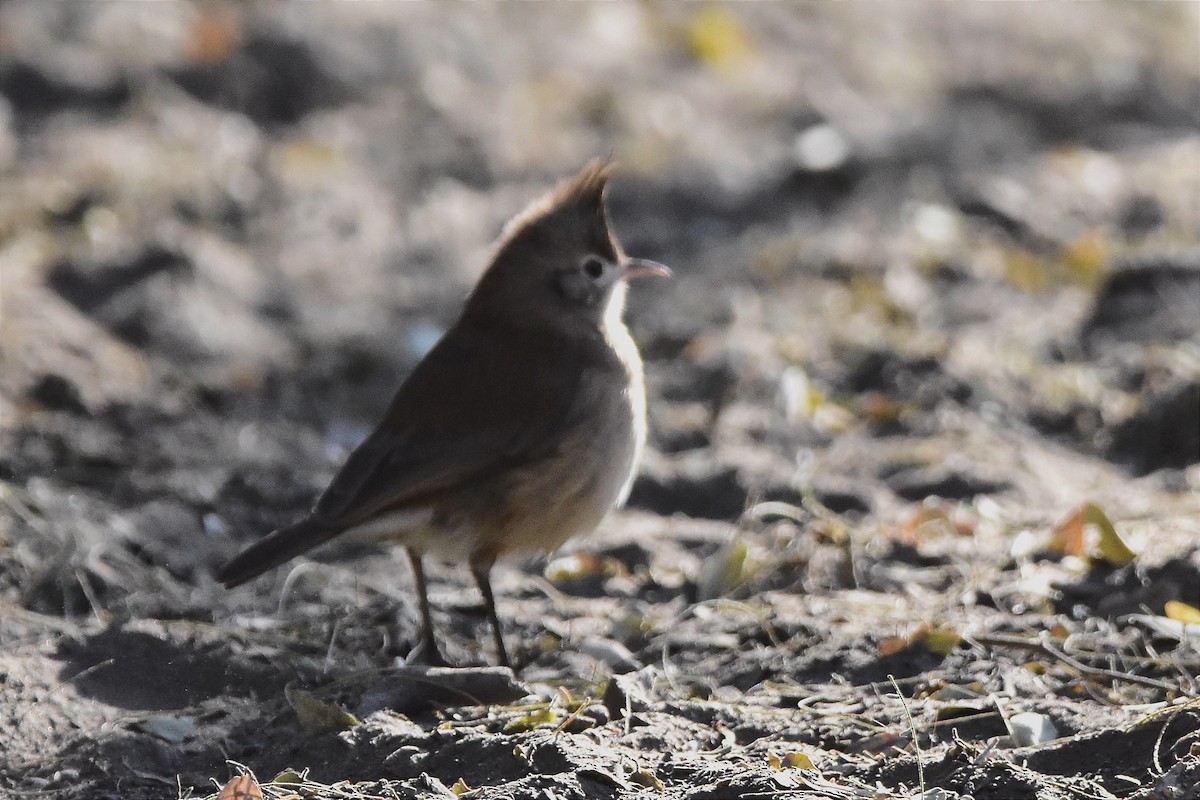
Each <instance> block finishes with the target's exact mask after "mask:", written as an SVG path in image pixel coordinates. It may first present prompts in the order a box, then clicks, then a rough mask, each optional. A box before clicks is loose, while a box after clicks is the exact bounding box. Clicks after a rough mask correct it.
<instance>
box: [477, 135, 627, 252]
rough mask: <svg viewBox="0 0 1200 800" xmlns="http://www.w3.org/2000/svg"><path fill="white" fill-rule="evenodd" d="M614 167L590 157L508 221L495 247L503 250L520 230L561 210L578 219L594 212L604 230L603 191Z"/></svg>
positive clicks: (612, 163) (609, 163) (604, 160)
mask: <svg viewBox="0 0 1200 800" xmlns="http://www.w3.org/2000/svg"><path fill="white" fill-rule="evenodd" d="M616 169H617V165H616V163H615V162H612V161H608V160H606V159H602V158H593V159H592V160H591V161H589V162H588V163H587V164H585V165H584V167H583V169H581V170H580V171H579V173H578V174H576V175H573V176H572V177H570V178H567V179H565V180H563V181H561V182H560V183H559V184H558V185H557V186H555V187H554V188H553V189H551V190H550V191H548V192H546V193H545V194H544V195H542V196H541V197H539V198H538V199H537V200H534V201H533V202H532V203H530V204H529V205H528V206H526V207H525V209H524V210H523V211H521V212H520V213H519V214H517V215H516V216H515V217H513V218H512V219H511V220H509V221H508V223H507V224H506V225H505V226H504V229H503V230H502V231H501V233H500V239H499V241H498V242H497V250H500V249H503V248H504V246H505V245H506V244H507V243H509V242H510V241H512V240H513V238H515V237H516V235H517V234H518V233H520V232H521V231H522V230H524V229H526V228H528V227H531V226H532V225H535V224H536V223H538V222H539V221H541V220H543V219H545V218H547V217H550V216H552V215H554V214H558V213H561V212H568V213H569V212H570V211H572V210H573V211H574V212H575V213H576V214H578V215H579V217H581V218H587V217H589V216H593V215H595V217H596V221H597V222H598V223H600V224H601V226H602V228H605V229H606V228H607V218H606V217H605V211H604V191H605V189H606V187H607V186H608V180H609V178H611V177H612V174H613V173H614V172H615V171H616Z"/></svg>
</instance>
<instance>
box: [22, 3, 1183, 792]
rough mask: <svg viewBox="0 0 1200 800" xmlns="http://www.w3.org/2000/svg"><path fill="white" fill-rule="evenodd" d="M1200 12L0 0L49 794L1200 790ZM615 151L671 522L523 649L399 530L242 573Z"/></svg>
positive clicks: (570, 584) (33, 629) (570, 567)
mask: <svg viewBox="0 0 1200 800" xmlns="http://www.w3.org/2000/svg"><path fill="white" fill-rule="evenodd" d="M1197 33H1200V14H1198V13H1197V6H1195V5H1192V4H1180V3H1160V4H1154V5H1123V4H1089V5H1086V6H1074V5H1071V6H1068V5H1053V6H1051V5H1036V6H1034V5H1023V6H1013V5H998V6H991V5H988V6H984V5H972V6H961V5H956V6H945V5H940V4H938V5H933V4H929V5H924V4H905V5H902V6H900V5H896V6H886V7H881V6H878V5H874V4H871V5H866V4H862V5H858V4H839V5H798V4H776V5H755V6H728V7H726V6H719V5H688V6H683V5H678V6H677V5H668V4H644V5H643V4H632V3H628V4H608V5H596V6H572V7H539V8H537V9H534V8H533V7H526V6H492V5H483V6H462V7H458V6H455V7H446V6H441V5H437V6H435V5H391V4H361V5H359V4H355V5H324V4H306V5H290V4H289V5H284V4H270V5H267V4H263V5H258V4H220V3H196V4H190V3H177V4H171V5H160V4H132V3H129V4H126V3H103V4H73V3H58V4H47V3H35V2H9V3H6V4H4V5H0V280H2V283H0V314H2V317H0V436H2V439H0V793H3V792H7V793H8V795H6V796H12V797H61V798H160V797H177V796H181V797H193V798H198V797H205V796H212V795H215V793H216V791H217V788H218V786H219V785H220V784H222V783H224V782H225V781H226V780H228V779H229V777H230V776H231V775H234V774H238V773H239V772H240V771H242V770H244V769H249V770H252V771H253V772H254V773H255V774H256V775H257V776H258V778H259V780H260V781H262V782H263V783H264V787H263V789H264V791H265V793H266V795H267V796H268V797H273V798H281V797H295V796H299V797H303V798H437V797H451V796H453V795H454V794H459V795H460V796H465V797H477V798H546V800H550V799H551V798H558V799H559V800H566V799H567V798H625V797H667V798H689V800H700V799H701V798H714V799H722V800H723V799H726V798H765V797H772V798H812V799H814V800H816V799H817V798H826V799H832V798H869V797H915V796H918V795H921V793H922V792H924V795H923V796H924V797H927V798H935V797H939V798H947V799H949V798H965V797H968V796H970V797H973V798H976V800H984V798H1024V797H1028V798H1065V797H1069V798H1112V797H1120V798H1145V799H1149V798H1168V797H1170V798H1183V797H1191V798H1196V797H1200V790H1198V789H1197V784H1200V702H1198V701H1197V697H1198V695H1200V681H1198V680H1197V675H1198V673H1200V627H1198V626H1197V625H1195V624H1185V621H1184V620H1186V615H1187V613H1188V610H1187V607H1189V606H1190V607H1192V608H1196V607H1200V499H1198V494H1200V134H1198V126H1200V112H1198V110H1197V109H1200V102H1198V101H1200V48H1198V46H1197V41H1198V39H1197ZM597 154H601V155H604V154H612V155H614V156H615V157H617V158H618V159H619V160H620V161H621V162H622V163H623V165H624V170H623V172H622V173H621V175H620V177H619V178H618V179H617V180H616V181H615V183H614V184H613V186H612V187H611V201H612V215H613V218H614V224H615V226H616V228H617V230H618V232H619V234H620V235H621V237H622V239H623V241H624V243H625V245H626V249H627V250H628V251H630V252H631V253H634V254H636V255H641V256H646V257H651V258H656V259H659V260H661V261H664V262H667V263H669V264H671V265H672V266H673V267H675V269H676V272H677V274H678V279H677V280H676V281H674V282H672V283H671V284H669V285H668V284H660V285H653V286H638V287H637V289H638V291H637V295H636V296H635V297H634V298H633V302H632V304H631V308H630V314H629V317H630V322H631V326H632V328H633V329H634V332H635V336H636V338H637V339H638V340H639V342H640V343H641V345H642V349H643V353H644V354H645V356H646V360H647V369H648V374H649V381H650V386H651V398H652V399H651V405H652V433H651V439H652V441H651V450H650V453H649V454H648V456H647V459H646V463H645V465H644V469H643V474H642V476H641V478H640V479H639V480H638V482H637V484H636V486H635V489H634V493H633V496H632V498H631V502H630V506H629V508H628V509H626V510H624V511H622V512H620V513H618V514H615V515H613V516H612V517H611V518H610V519H609V520H608V521H607V522H606V524H605V525H604V527H603V528H602V530H601V531H599V532H598V533H597V534H596V535H595V536H594V537H591V538H589V539H587V540H585V541H581V542H578V543H575V544H574V545H573V549H572V551H571V552H568V553H565V554H564V553H560V554H556V555H554V556H551V557H549V558H547V559H542V560H538V561H533V562H529V563H514V564H507V565H504V566H502V567H501V568H500V569H498V570H497V574H496V584H497V587H496V588H497V591H498V593H499V595H500V597H501V600H500V604H501V613H502V615H503V617H504V619H505V620H506V624H507V626H508V635H509V638H510V641H511V642H512V643H513V644H514V645H515V650H516V657H517V659H518V661H519V662H520V665H521V670H520V672H519V675H518V676H516V677H514V676H512V675H511V674H508V673H506V672H503V671H497V670H494V669H488V668H486V667H484V666H482V665H486V664H487V663H490V661H491V660H492V659H493V654H492V653H491V652H490V648H489V646H488V644H487V643H488V641H489V638H488V636H487V634H486V623H485V619H484V617H483V615H482V613H481V609H480V605H479V599H478V596H477V595H476V594H474V593H473V592H472V591H471V590H470V589H468V588H467V587H468V585H469V581H468V580H467V577H466V575H465V574H464V571H463V570H462V569H461V568H459V567H456V566H454V565H445V566H438V567H436V568H434V569H433V570H432V575H431V577H432V582H433V600H434V603H435V605H436V607H437V618H438V622H439V625H440V636H442V638H443V640H444V641H445V643H446V649H447V651H448V654H449V656H450V658H451V659H452V660H453V661H454V662H455V663H458V664H461V665H464V666H463V667H462V668H460V669H457V670H451V671H427V670H422V669H421V668H419V667H415V666H411V665H406V664H405V658H406V656H407V655H408V654H409V653H410V651H411V649H412V647H413V645H414V643H415V631H416V626H415V619H414V617H415V609H414V607H413V603H412V595H411V592H410V579H409V577H408V573H407V570H406V569H405V566H404V564H403V558H402V557H401V556H400V555H398V554H396V553H390V552H379V551H367V550H363V549H353V548H349V547H342V548H341V549H336V548H335V549H333V550H330V551H325V552H321V553H317V554H314V555H313V557H312V558H311V559H303V560H301V561H300V562H297V564H296V565H295V568H294V569H290V570H289V569H281V570H278V571H277V572H276V573H273V574H271V575H270V576H266V577H264V578H262V579H260V580H258V581H256V582H255V583H253V584H252V585H249V586H246V587H243V588H240V589H238V590H236V591H233V592H226V591H224V590H223V589H221V588H220V587H219V586H218V585H216V584H215V582H214V580H213V578H212V572H213V569H214V568H215V566H216V565H217V564H219V563H220V562H221V561H222V560H223V559H224V558H226V557H228V556H229V555H230V554H231V553H233V552H234V551H235V550H236V549H237V548H238V547H240V546H241V545H244V544H245V543H246V542H247V541H250V540H251V539H252V538H253V537H255V536H258V535H261V534H262V533H263V532H265V531H267V530H269V529H270V528H271V527H272V526H274V525H277V524H279V523H282V522H284V521H287V520H290V519H292V518H293V517H294V516H295V515H297V514H299V513H300V512H302V511H303V510H304V509H305V508H306V507H307V506H308V505H309V504H310V503H311V502H312V500H313V498H314V496H315V493H316V492H317V491H318V490H319V489H320V488H321V486H322V485H323V483H324V482H325V481H326V480H327V479H328V478H329V477H330V476H331V474H332V473H333V471H334V469H335V468H336V467H337V465H338V464H339V463H340V459H341V458H343V457H344V454H345V453H346V450H347V448H348V447H350V446H352V445H353V443H355V442H356V441H357V440H358V439H359V438H360V437H361V436H362V435H363V434H364V433H365V431H367V430H368V429H369V428H370V426H371V425H372V424H373V422H374V420H375V419H376V418H377V416H378V415H379V414H380V413H381V410H382V409H383V407H384V405H385V404H386V402H387V399H388V396H389V395H390V393H391V391H393V389H394V388H395V386H396V385H397V384H398V382H399V380H400V379H401V378H402V376H403V375H404V374H405V372H406V370H407V369H409V368H410V367H411V366H412V364H413V363H415V361H416V359H417V358H419V356H420V354H421V353H423V352H424V351H425V350H426V349H427V348H428V347H429V346H430V344H431V342H432V341H434V340H435V339H436V337H437V336H438V335H439V333H440V332H441V331H442V330H444V329H445V327H446V326H447V325H448V324H449V323H450V322H451V321H452V320H453V316H454V313H455V310H456V308H457V306H458V303H459V302H460V300H461V298H462V296H463V294H464V292H465V291H466V289H467V288H468V287H469V286H470V285H471V282H472V280H473V278H474V276H475V274H476V273H477V271H478V269H479V268H480V267H481V266H482V265H483V263H484V260H485V259H486V253H487V247H488V244H489V241H490V240H491V239H492V237H494V235H495V234H496V233H497V231H498V230H499V226H500V225H501V223H502V222H503V221H504V219H505V218H506V217H507V216H509V215H510V214H512V213H513V212H515V211H517V210H518V209H519V208H520V207H521V205H522V204H523V203H525V202H526V201H528V200H529V199H531V198H532V197H534V196H535V195H536V194H537V193H538V192H539V191H541V190H542V189H543V188H544V187H546V186H547V185H549V184H550V183H552V182H553V181H554V180H556V179H557V178H559V177H561V176H563V175H566V174H569V173H571V172H573V171H574V170H575V169H577V168H578V167H579V165H581V164H582V163H584V162H585V161H586V160H588V159H589V158H590V157H592V156H594V155H597ZM465 390H469V387H466V388H465ZM1086 503H1093V504H1094V507H1091V508H1092V511H1090V512H1088V513H1090V514H1091V516H1086V515H1085V514H1084V513H1082V512H1081V511H1080V510H1081V509H1083V508H1085V505H1084V504H1086ZM1108 521H1111V522H1112V523H1113V524H1114V531H1111V532H1109V533H1108V534H1107V535H1106V534H1103V533H1102V531H1103V529H1104V527H1105V523H1106V522H1108ZM1096 523H1098V524H1096ZM1112 533H1116V534H1117V535H1119V537H1121V539H1122V540H1123V541H1124V542H1126V543H1128V544H1129V545H1130V546H1131V547H1132V550H1133V558H1132V560H1130V559H1129V557H1128V555H1129V554H1123V553H1122V552H1120V548H1119V546H1118V545H1117V544H1116V540H1115V539H1114V538H1113V537H1112ZM470 665H476V666H470ZM289 770H290V771H289ZM281 773H282V774H281ZM277 776H278V778H279V779H278V780H276V781H275V782H273V783H268V782H269V781H271V780H272V779H273V778H276V777H277ZM449 787H454V790H453V791H452V789H451V788H449Z"/></svg>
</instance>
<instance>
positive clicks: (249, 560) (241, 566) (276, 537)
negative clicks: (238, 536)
mask: <svg viewBox="0 0 1200 800" xmlns="http://www.w3.org/2000/svg"><path fill="white" fill-rule="evenodd" d="M341 531H342V529H341V528H337V527H331V526H330V525H329V524H327V523H324V522H321V521H320V520H315V519H313V518H312V517H307V518H305V519H302V520H300V521H299V522H296V523H293V524H291V525H288V526H287V527H284V528H279V529H278V530H275V531H272V532H271V533H268V534H267V535H266V536H264V537H263V538H261V539H259V540H258V541H257V542H255V543H254V544H252V545H250V546H249V547H247V548H246V549H245V550H243V551H242V552H240V553H238V554H237V555H236V556H234V557H233V558H232V559H230V560H229V561H228V562H227V563H226V564H225V565H224V566H223V567H221V568H220V569H219V570H217V580H219V581H220V582H221V583H223V584H225V588H227V589H232V588H233V587H234V586H238V585H240V584H243V583H245V582H246V581H248V580H251V579H253V578H257V577H258V576H259V575H262V574H263V573H264V572H266V571H267V570H269V569H271V568H273V567H277V566H279V565H280V564H282V563H283V562H285V561H289V560H291V559H293V558H295V557H296V556H298V555H300V554H301V553H303V552H305V551H306V550H311V549H312V548H314V547H316V546H317V545H319V544H323V543H325V542H327V541H329V540H330V539H332V538H333V537H334V536H337V535H338V534H339V533H341Z"/></svg>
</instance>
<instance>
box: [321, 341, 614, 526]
mask: <svg viewBox="0 0 1200 800" xmlns="http://www.w3.org/2000/svg"><path fill="white" fill-rule="evenodd" d="M502 339H503V341H501V337H500V336H499V335H497V334H496V333H493V332H491V331H488V330H484V329H480V328H478V327H467V326H463V325H461V324H460V325H459V326H457V327H455V328H454V329H452V330H451V331H450V332H449V333H448V334H447V335H446V337H445V338H443V339H442V341H441V342H439V343H438V345H437V346H436V347H435V348H434V350H433V351H432V352H430V353H429V355H428V356H427V357H426V358H425V360H424V361H422V362H421V363H420V364H419V365H418V366H417V368H416V370H414V371H413V373H412V374H411V375H410V376H409V378H408V380H407V381H405V382H404V384H403V385H402V386H401V387H400V390H399V391H398V392H397V394H396V397H395V399H394V400H393V401H392V404H391V407H390V408H389V409H388V412H387V415H386V416H385V417H384V420H383V422H382V423H381V424H380V426H379V428H378V429H376V431H375V432H374V433H373V434H371V436H370V437H368V438H367V439H366V440H365V441H364V442H363V443H362V444H361V445H360V446H359V447H358V448H357V449H355V451H354V452H353V453H352V454H351V456H350V458H349V459H348V460H347V461H346V464H345V465H344V466H343V467H342V469H341V470H340V471H339V473H338V475H337V477H335V478H334V480H333V482H332V483H331V484H330V485H329V488H328V489H326V490H325V492H324V494H323V495H322V496H321V498H320V500H319V501H318V502H317V505H316V508H315V509H314V518H316V519H319V520H321V521H322V522H323V523H326V524H329V525H330V526H332V527H337V528H346V527H350V526H353V525H356V524H359V523H361V522H363V521H364V520H367V519H369V518H370V517H372V516H374V515H376V514H378V513H379V512H381V511H383V510H385V509H388V510H392V509H398V508H403V507H406V506H412V505H419V504H420V503H422V502H423V501H425V500H427V499H428V498H431V497H434V496H436V495H438V494H441V493H442V492H444V491H447V490H450V489H455V488H458V487H460V486H462V485H464V484H468V483H470V482H472V481H475V480H479V479H481V478H484V477H486V476H488V475H491V474H495V473H496V472H498V471H501V470H506V469H510V468H512V467H514V466H518V465H521V464H525V463H530V462H534V461H537V460H540V459H542V458H545V457H546V456H548V455H550V454H551V453H553V452H554V450H555V448H556V447H557V445H558V443H559V442H560V441H561V439H562V435H563V433H564V431H565V430H566V429H567V427H568V426H569V425H570V424H571V416H572V409H573V408H576V409H577V408H578V405H577V403H576V400H577V397H576V395H577V392H578V387H579V384H580V378H581V376H582V374H583V372H584V370H585V369H588V368H594V367H595V366H596V365H597V359H599V361H600V362H604V361H607V360H608V359H606V358H605V354H604V353H603V352H600V351H598V350H597V349H596V347H595V346H594V345H592V343H588V345H592V346H584V347H579V346H577V345H578V343H575V345H574V346H573V343H571V342H568V341H564V340H559V339H555V338H554V337H551V336H546V335H540V334H532V333H524V332H521V331H515V330H505V331H504V332H503V336H502ZM605 349H607V348H605ZM589 362H590V363H589ZM605 366H607V364H606V365H605Z"/></svg>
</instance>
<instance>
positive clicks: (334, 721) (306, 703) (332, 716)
mask: <svg viewBox="0 0 1200 800" xmlns="http://www.w3.org/2000/svg"><path fill="white" fill-rule="evenodd" d="M283 695H284V697H285V698H287V702H288V705H289V706H291V707H292V711H294V712H296V718H297V719H298V720H300V727H301V728H303V729H304V732H305V733H307V734H309V735H310V736H315V735H317V734H319V733H325V732H326V731H340V730H345V729H346V728H353V727H354V726H356V725H358V719H356V718H355V716H354V715H353V714H351V713H350V712H348V711H345V710H343V709H342V708H340V707H338V706H336V705H334V704H333V703H327V702H325V701H324V700H322V699H320V698H319V697H317V696H316V695H315V694H313V693H312V692H307V691H305V690H303V689H284V690H283Z"/></svg>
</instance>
